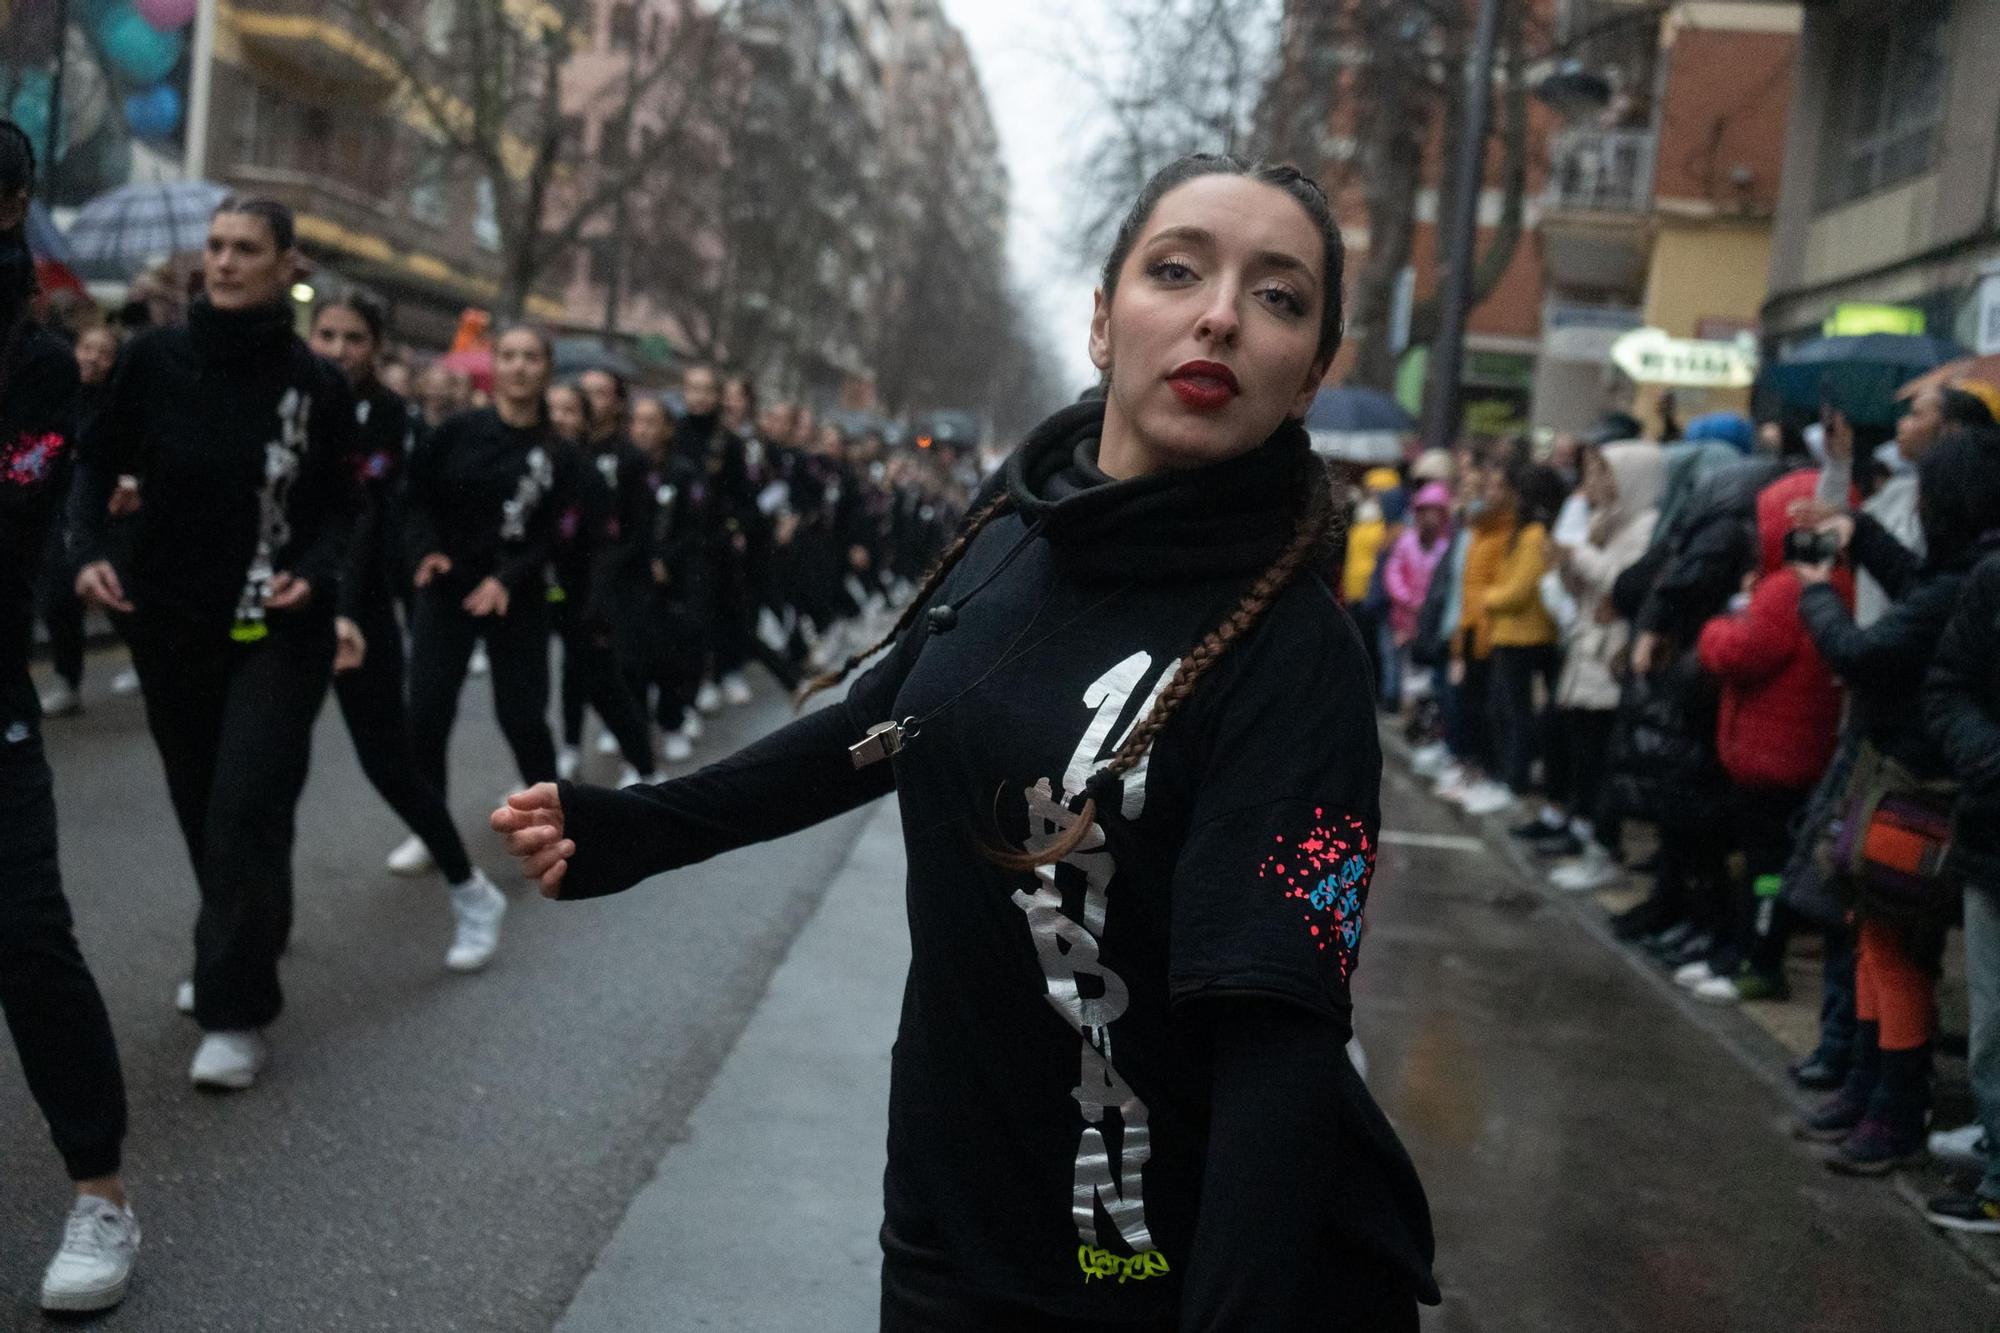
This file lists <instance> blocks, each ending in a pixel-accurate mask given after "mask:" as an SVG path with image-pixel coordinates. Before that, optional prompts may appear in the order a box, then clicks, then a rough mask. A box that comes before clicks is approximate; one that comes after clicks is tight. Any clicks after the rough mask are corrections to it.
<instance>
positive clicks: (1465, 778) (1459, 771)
mask: <svg viewBox="0 0 2000 1333" xmlns="http://www.w3.org/2000/svg"><path fill="white" fill-rule="evenodd" d="M1471 785H1472V775H1471V774H1470V773H1468V772H1466V771H1465V765H1464V764H1446V765H1445V767H1444V771H1443V772H1442V773H1439V774H1438V776H1437V782H1436V783H1434V784H1433V785H1432V787H1431V795H1433V796H1435V797H1437V798H1438V799H1439V800H1440V801H1453V802H1456V801H1461V800H1463V799H1465V789H1466V788H1467V787H1469V786H1471Z"/></svg>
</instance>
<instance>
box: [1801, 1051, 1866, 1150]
mask: <svg viewBox="0 0 2000 1333" xmlns="http://www.w3.org/2000/svg"><path fill="white" fill-rule="evenodd" d="M1881 1031H1882V1028H1881V1025H1880V1024H1878V1023H1857V1024H1855V1027H1854V1058H1853V1060H1852V1061H1851V1062H1850V1063H1849V1064H1848V1067H1847V1081H1846V1082H1845V1083H1843V1084H1841V1085H1840V1091H1839V1092H1836V1093H1834V1094H1833V1096H1832V1097H1831V1098H1829V1099H1828V1100H1826V1101H1824V1102H1822V1103H1821V1104H1820V1105H1819V1106H1818V1108H1816V1109H1815V1110H1813V1111H1812V1112H1811V1113H1809V1114H1808V1115H1806V1116H1805V1118H1804V1119H1802V1120H1800V1121H1799V1123H1798V1124H1797V1125H1796V1126H1794V1127H1793V1130H1792V1133H1793V1134H1794V1135H1795V1136H1796V1137H1798V1138H1801V1139H1807V1140H1809V1141H1811V1142H1814V1143H1838V1142H1839V1141H1840V1140H1842V1139H1844V1138H1846V1137H1847V1136H1848V1134H1849V1133H1850V1132H1851V1131H1852V1130H1853V1129H1854V1127H1855V1126H1856V1125H1858V1124H1860V1123H1861V1121H1862V1119H1863V1118H1864V1117H1866V1116H1867V1114H1868V1107H1869V1105H1870V1104H1871V1103H1872V1102H1873V1101H1874V1099H1875V1090H1876V1088H1877V1087H1878V1086H1879V1085H1880V1083H1881V1081H1882V1047H1881V1045H1880V1044H1879V1043H1880V1038H1881Z"/></svg>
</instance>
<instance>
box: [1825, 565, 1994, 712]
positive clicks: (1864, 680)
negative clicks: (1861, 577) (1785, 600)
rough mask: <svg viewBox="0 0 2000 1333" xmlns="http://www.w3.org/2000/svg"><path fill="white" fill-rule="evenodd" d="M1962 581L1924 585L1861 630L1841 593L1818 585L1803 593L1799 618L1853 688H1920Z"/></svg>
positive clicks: (1938, 580) (1835, 670)
mask: <svg viewBox="0 0 2000 1333" xmlns="http://www.w3.org/2000/svg"><path fill="white" fill-rule="evenodd" d="M1958 585H1959V580H1957V579H1952V578H1942V577H1934V578H1931V579H1929V580H1927V581H1926V582H1923V583H1920V584H1918V585H1916V586H1915V587H1914V588H1912V589H1910V590H1909V591H1907V592H1906V593H1905V594H1904V596H1903V597H1902V598H1901V599H1899V600H1897V601H1895V602H1892V603H1891V604H1890V606H1889V609H1888V610H1887V611H1885V612H1883V614H1882V618H1881V619H1880V620H1877V621H1876V622H1875V623H1874V624H1872V625H1870V626H1869V627H1868V628H1867V629H1862V628H1861V627H1860V626H1858V625H1856V624H1855V623H1854V617H1853V616H1852V615H1850V614H1849V613H1848V610H1847V607H1846V606H1845V605H1843V604H1842V603H1841V600H1840V594H1839V593H1837V592H1835V591H1834V590H1833V588H1832V587H1831V586H1830V585H1828V584H1824V583H1819V584H1814V585H1813V586H1811V587H1809V588H1807V589H1806V590H1805V592H1804V593H1802V594H1801V595H1800V597H1799V618H1800V619H1802V620H1803V621H1805V626H1806V633H1808V634H1810V635H1812V641H1813V644H1814V646H1816V647H1817V648H1818V649H1819V654H1820V656H1821V657H1823V658H1824V659H1826V664H1827V666H1829V667H1831V668H1832V669H1833V673H1834V674H1835V675H1836V676H1839V677H1840V678H1841V679H1842V680H1843V681H1845V682H1846V683H1847V684H1848V685H1849V686H1852V687H1855V688H1859V689H1865V690H1871V691H1890V690H1898V689H1909V690H1915V689H1916V688H1918V686H1919V685H1921V684H1922V682H1923V678H1924V670H1925V668H1926V667H1927V666H1928V665H1929V664H1930V660H1931V655H1932V653H1933V652H1935V651H1936V648H1937V641H1938V633H1939V631H1940V629H1941V628H1942V627H1943V625H1944V621H1945V619H1946V617H1948V616H1949V615H1950V614H1951V607H1952V605H1953V604H1954V603H1955V602H1956V600H1957V592H1958Z"/></svg>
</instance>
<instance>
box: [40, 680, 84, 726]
mask: <svg viewBox="0 0 2000 1333" xmlns="http://www.w3.org/2000/svg"><path fill="white" fill-rule="evenodd" d="M82 711H83V700H81V699H79V698H78V697H77V694H76V691H75V690H73V689H71V688H70V684H69V682H68V681H66V680H61V679H57V680H52V681H50V682H49V687H48V688H47V689H45V690H43V691H42V716H43V717H68V716H69V715H70V714H71V713H81V712H82Z"/></svg>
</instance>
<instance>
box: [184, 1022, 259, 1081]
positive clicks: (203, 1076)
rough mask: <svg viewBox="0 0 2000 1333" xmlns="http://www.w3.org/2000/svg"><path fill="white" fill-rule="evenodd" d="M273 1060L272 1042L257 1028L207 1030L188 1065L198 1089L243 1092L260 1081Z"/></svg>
mask: <svg viewBox="0 0 2000 1333" xmlns="http://www.w3.org/2000/svg"><path fill="white" fill-rule="evenodd" d="M270 1059H271V1045H270V1043H269V1042H267V1041H265V1040H264V1034H263V1033H261V1032H258V1031H256V1030H255V1029H254V1028H253V1029H246V1030H245V1031H242V1032H209V1033H204V1034H203V1035H202V1039H201V1045H200V1046H199V1047H197V1048H196V1049H195V1053H194V1063H193V1064H191V1065H189V1066H188V1077H189V1078H190V1079H192V1080H194V1084H195V1086H196V1087H198V1088H225V1089H228V1090H230V1091H234V1092H241V1091H242V1090H243V1089H245V1088H247V1087H249V1086H250V1085H251V1084H252V1083H255V1082H256V1081H257V1075H258V1073H260V1072H261V1071H262V1070H263V1068H264V1066H265V1065H266V1064H267V1063H269V1062H270Z"/></svg>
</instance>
